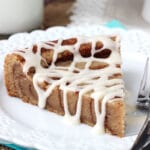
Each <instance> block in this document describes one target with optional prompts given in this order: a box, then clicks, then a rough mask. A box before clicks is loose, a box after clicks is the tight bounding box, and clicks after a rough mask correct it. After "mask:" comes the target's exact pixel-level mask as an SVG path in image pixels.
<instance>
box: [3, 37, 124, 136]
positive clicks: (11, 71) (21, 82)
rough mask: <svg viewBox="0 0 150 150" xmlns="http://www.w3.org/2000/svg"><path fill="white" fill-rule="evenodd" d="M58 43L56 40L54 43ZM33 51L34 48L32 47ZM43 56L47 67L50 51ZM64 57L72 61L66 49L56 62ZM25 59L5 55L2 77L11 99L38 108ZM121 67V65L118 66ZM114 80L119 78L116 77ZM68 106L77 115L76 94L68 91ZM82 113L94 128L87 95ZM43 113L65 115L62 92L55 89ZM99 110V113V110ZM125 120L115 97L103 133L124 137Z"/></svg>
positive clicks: (87, 47) (87, 46)
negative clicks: (45, 111)
mask: <svg viewBox="0 0 150 150" xmlns="http://www.w3.org/2000/svg"><path fill="white" fill-rule="evenodd" d="M56 42H57V41H56ZM75 42H76V39H75V38H73V39H69V40H64V41H63V44H74V43H75ZM96 46H97V47H101V46H102V43H100V42H99V43H97V45H96ZM90 49H91V48H90V43H87V44H85V45H82V46H81V47H80V52H81V54H82V55H84V56H85V55H88V53H89V51H90ZM34 51H36V45H35V46H34ZM42 56H43V57H44V58H46V60H47V62H48V63H49V64H50V63H51V60H52V56H53V50H47V49H43V50H42ZM64 58H65V59H66V58H67V59H68V61H69V60H70V59H71V58H72V54H71V53H70V52H68V51H67V50H66V51H65V52H63V53H61V54H59V56H58V62H59V61H63V60H64ZM23 64H24V59H23V58H22V57H21V56H19V55H17V54H8V55H7V56H6V58H5V66H4V73H5V74H4V76H5V84H6V88H7V91H8V94H9V95H10V96H15V97H19V98H21V99H22V100H23V101H24V102H27V103H30V104H33V105H37V103H38V96H37V93H36V91H35V89H34V86H33V82H32V78H30V76H27V75H25V74H24V73H23ZM119 67H120V66H119ZM115 77H119V78H120V77H121V76H120V74H119V75H115ZM67 97H68V107H69V111H70V113H71V114H72V115H74V114H75V112H76V105H77V100H78V92H72V91H69V92H68V94H67ZM82 101H83V103H82V109H81V110H82V111H81V122H83V123H86V124H88V125H90V126H93V125H94V124H95V123H96V116H95V111H94V100H93V99H92V98H91V97H90V96H89V95H84V96H83V98H82ZM100 108H101V101H100V103H99V109H100ZM45 109H46V110H48V111H51V112H55V113H58V114H60V115H64V106H63V92H62V90H60V89H59V86H57V87H56V88H55V89H54V90H53V92H52V94H51V95H50V96H49V97H48V98H47V103H46V107H45ZM100 111H101V110H100ZM124 117H125V104H124V101H123V100H122V99H121V98H114V99H113V100H111V101H109V102H108V103H107V105H106V117H105V130H106V132H109V133H111V134H113V135H117V136H119V137H122V136H124V128H125V127H124V124H125V123H124V120H125V119H124Z"/></svg>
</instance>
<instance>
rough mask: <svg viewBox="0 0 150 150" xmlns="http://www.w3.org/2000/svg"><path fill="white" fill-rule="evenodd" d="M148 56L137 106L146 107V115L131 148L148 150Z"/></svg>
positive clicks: (149, 118) (149, 120) (149, 132)
mask: <svg viewBox="0 0 150 150" xmlns="http://www.w3.org/2000/svg"><path fill="white" fill-rule="evenodd" d="M148 67H149V58H147V60H146V64H145V69H144V75H143V78H142V81H141V84H140V89H139V93H138V98H137V107H138V108H140V109H141V108H144V109H147V111H148V112H147V117H146V120H145V122H144V125H143V127H142V128H141V130H140V132H139V134H138V136H137V138H136V140H135V143H134V144H133V146H132V148H131V150H150V89H148V88H147V82H148V70H149V69H148Z"/></svg>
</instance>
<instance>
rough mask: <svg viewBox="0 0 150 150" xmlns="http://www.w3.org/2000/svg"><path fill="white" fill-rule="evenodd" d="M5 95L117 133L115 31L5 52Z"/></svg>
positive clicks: (120, 104) (119, 86)
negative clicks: (110, 33) (6, 53)
mask: <svg viewBox="0 0 150 150" xmlns="http://www.w3.org/2000/svg"><path fill="white" fill-rule="evenodd" d="M4 72H5V84H6V88H7V91H8V94H9V95H10V96H16V97H19V98H21V99H22V100H23V101H24V102H27V103H30V104H33V105H38V107H40V108H43V109H46V110H48V111H51V112H55V113H57V114H60V115H63V117H64V119H65V120H66V121H69V122H72V123H75V124H78V123H80V122H82V123H85V124H88V125H90V126H93V128H92V130H93V131H94V132H96V133H100V134H102V133H106V132H107V133H110V134H112V135H117V136H120V137H122V136H123V135H124V126H125V121H124V120H125V119H124V117H125V104H124V83H123V79H122V72H121V56H120V47H119V41H118V38H117V37H109V36H96V37H76V38H70V39H65V40H63V39H59V40H57V41H48V42H41V43H38V44H36V45H33V46H31V47H30V48H25V49H21V50H17V51H15V52H13V53H11V54H8V55H7V56H6V58H5V65H4Z"/></svg>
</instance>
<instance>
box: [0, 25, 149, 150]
mask: <svg viewBox="0 0 150 150" xmlns="http://www.w3.org/2000/svg"><path fill="white" fill-rule="evenodd" d="M134 32H136V35H137V33H139V34H144V33H143V32H141V31H139V32H138V31H134ZM134 32H133V31H130V32H129V31H128V32H126V31H123V30H118V29H117V30H109V29H107V28H104V27H99V26H93V27H86V29H85V27H76V28H73V27H72V28H64V27H57V28H56V27H55V28H50V29H48V30H47V31H35V32H32V33H31V34H27V33H24V34H17V35H14V36H12V37H11V38H9V40H8V41H1V42H0V49H3V51H1V53H0V57H1V58H0V60H1V62H0V65H1V66H2V65H3V59H4V55H5V54H6V53H7V52H10V51H12V50H13V49H15V48H17V47H19V48H20V47H24V46H25V45H30V44H32V43H34V42H37V41H40V40H48V39H50V40H53V39H57V38H59V37H71V36H75V35H77V34H79V33H80V35H81V34H82V35H83V34H86V35H95V34H101V33H106V34H108V33H109V34H110V33H119V34H120V35H121V37H122V40H123V41H122V48H123V50H122V58H123V73H124V80H125V85H126V89H127V90H128V98H127V99H126V103H127V117H126V119H127V127H126V137H124V138H118V137H114V136H110V135H102V136H96V135H93V134H92V133H91V127H89V126H87V125H83V124H82V125H78V126H71V125H66V124H65V123H64V122H63V120H62V117H61V116H58V115H56V114H54V113H50V112H47V111H44V110H41V109H39V108H37V107H36V106H32V105H29V104H25V103H23V102H22V101H21V100H19V99H17V98H13V97H9V96H8V95H7V92H6V89H5V86H4V80H3V68H2V67H1V68H0V85H1V86H0V138H2V139H4V140H7V141H10V142H14V143H17V144H20V145H23V146H28V147H34V148H38V149H41V150H46V149H47V150H49V149H53V150H55V149H64V150H67V149H68V150H69V149H72V150H76V149H82V150H90V149H93V150H97V149H103V150H109V149H110V147H111V149H112V150H113V149H114V150H120V149H122V150H123V149H129V148H130V147H131V145H132V143H133V141H134V139H135V136H134V135H136V134H137V133H138V131H139V129H140V127H141V125H142V124H143V121H144V119H145V114H144V113H142V112H139V111H137V110H136V109H135V102H136V95H137V91H138V87H139V81H140V80H141V76H142V73H143V68H144V64H145V58H146V56H144V55H141V54H139V53H138V52H137V51H133V52H129V51H128V50H127V49H126V48H131V46H130V44H131V43H128V42H127V43H126V41H127V40H125V38H126V37H127V36H129V35H128V34H129V33H130V35H131V34H132V35H133V33H134ZM145 36H147V35H145ZM132 37H133V36H132ZM128 38H131V36H130V37H128ZM128 38H127V39H128ZM130 42H132V46H133V47H134V45H133V44H134V41H133V40H132V41H130ZM125 43H126V44H128V45H129V46H127V45H125ZM134 48H135V47H134ZM106 141H107V144H106Z"/></svg>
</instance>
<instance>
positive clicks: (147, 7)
mask: <svg viewBox="0 0 150 150" xmlns="http://www.w3.org/2000/svg"><path fill="white" fill-rule="evenodd" d="M142 16H143V18H144V19H145V20H146V21H147V22H149V23H150V0H144V5H143V10H142Z"/></svg>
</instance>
